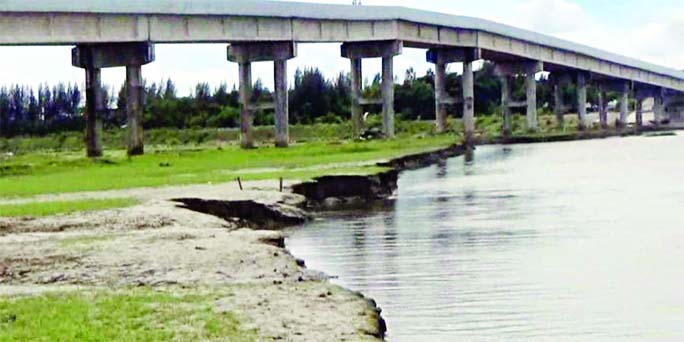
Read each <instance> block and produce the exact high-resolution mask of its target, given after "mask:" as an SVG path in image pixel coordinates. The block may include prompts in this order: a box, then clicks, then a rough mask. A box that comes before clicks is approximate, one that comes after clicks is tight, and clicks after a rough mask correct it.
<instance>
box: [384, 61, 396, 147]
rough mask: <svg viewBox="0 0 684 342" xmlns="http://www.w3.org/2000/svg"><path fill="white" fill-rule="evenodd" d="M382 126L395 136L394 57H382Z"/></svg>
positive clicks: (385, 130)
mask: <svg viewBox="0 0 684 342" xmlns="http://www.w3.org/2000/svg"><path fill="white" fill-rule="evenodd" d="M382 128H383V133H385V136H386V137H387V138H394V57H393V56H387V57H382Z"/></svg>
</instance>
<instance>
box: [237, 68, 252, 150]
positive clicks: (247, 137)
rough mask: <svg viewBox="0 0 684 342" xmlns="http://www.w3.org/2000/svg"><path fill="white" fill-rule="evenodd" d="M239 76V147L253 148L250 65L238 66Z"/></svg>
mask: <svg viewBox="0 0 684 342" xmlns="http://www.w3.org/2000/svg"><path fill="white" fill-rule="evenodd" d="M238 70H239V74H240V79H239V82H240V86H239V88H240V90H239V91H240V146H242V148H254V140H253V138H252V122H253V120H254V104H253V103H252V63H250V62H243V63H240V64H239V66H238Z"/></svg>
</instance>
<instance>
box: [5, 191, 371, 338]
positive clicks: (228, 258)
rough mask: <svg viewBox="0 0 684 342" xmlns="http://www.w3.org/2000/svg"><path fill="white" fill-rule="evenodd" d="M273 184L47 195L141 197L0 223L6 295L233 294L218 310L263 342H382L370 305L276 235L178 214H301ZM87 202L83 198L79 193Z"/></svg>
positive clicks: (296, 200) (218, 303) (201, 216)
mask: <svg viewBox="0 0 684 342" xmlns="http://www.w3.org/2000/svg"><path fill="white" fill-rule="evenodd" d="M277 186H278V185H277V183H276V182H252V183H248V184H246V188H247V189H248V191H239V189H237V185H236V184H223V185H192V186H182V187H168V188H154V189H151V188H148V189H133V190H117V191H108V192H98V193H81V194H69V195H55V196H46V198H52V199H55V198H61V197H62V196H64V197H65V198H69V199H73V198H106V197H136V198H139V199H141V200H142V201H143V204H141V205H138V206H135V207H131V208H126V209H117V210H108V211H102V212H93V213H85V214H78V215H71V216H56V217H47V218H40V219H8V218H0V295H5V296H7V295H19V294H36V293H41V292H44V291H69V290H71V289H75V288H83V287H88V288H126V287H130V286H150V287H154V288H160V289H165V290H168V291H173V290H174V289H176V288H186V289H187V288H197V289H198V290H199V289H203V290H206V289H211V288H221V289H226V288H228V289H230V292H231V293H232V295H230V296H224V297H220V298H217V300H216V308H215V310H218V311H222V310H224V311H232V312H237V313H238V314H239V315H240V316H241V317H244V319H245V320H246V322H244V323H245V324H246V325H247V327H252V328H257V329H258V331H259V334H260V338H261V340H264V341H272V340H286V341H323V340H325V341H343V340H349V341H377V340H379V338H378V336H380V331H379V317H378V313H377V311H376V308H375V306H374V304H373V303H372V302H370V301H368V300H366V299H364V298H362V297H360V296H359V295H357V294H354V293H351V292H349V291H346V290H344V289H341V288H339V287H337V286H334V285H332V284H330V283H329V282H328V281H327V279H326V277H325V275H323V274H321V273H319V272H315V271H311V270H308V269H306V268H305V267H304V266H303V263H302V262H301V261H298V260H296V259H295V258H294V257H293V256H292V255H291V254H290V253H289V252H288V251H287V250H286V249H284V248H283V246H282V243H283V235H282V233H280V232H277V231H265V230H251V229H244V228H242V227H241V225H240V224H239V223H236V222H229V221H226V220H223V219H220V218H217V217H215V216H211V215H206V214H201V213H197V212H194V211H190V210H187V209H181V208H178V207H177V206H178V203H175V202H172V201H170V200H171V199H174V198H201V199H212V200H255V201H259V202H261V203H264V204H269V205H273V206H282V207H284V208H286V209H287V210H292V211H296V210H297V209H296V208H294V207H293V205H295V204H297V203H299V202H300V201H302V200H303V199H302V198H300V197H299V196H296V195H292V194H283V193H279V192H277V191H273V190H274V189H275V188H276V187H277ZM79 196H82V197H79Z"/></svg>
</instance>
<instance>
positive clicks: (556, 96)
mask: <svg viewBox="0 0 684 342" xmlns="http://www.w3.org/2000/svg"><path fill="white" fill-rule="evenodd" d="M550 81H551V84H552V85H553V102H554V104H553V113H554V115H555V116H556V121H557V122H558V127H560V128H564V127H565V117H564V114H565V109H566V108H565V104H564V103H563V87H564V86H566V85H568V84H570V83H571V78H570V75H569V74H568V73H565V72H561V73H552V74H551V79H550Z"/></svg>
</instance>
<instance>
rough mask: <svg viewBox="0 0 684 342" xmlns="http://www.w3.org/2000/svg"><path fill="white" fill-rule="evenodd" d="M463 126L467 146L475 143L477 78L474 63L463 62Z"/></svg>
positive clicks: (469, 61)
mask: <svg viewBox="0 0 684 342" xmlns="http://www.w3.org/2000/svg"><path fill="white" fill-rule="evenodd" d="M461 82H462V88H463V125H464V126H465V140H466V144H468V145H470V144H472V142H473V135H474V134H475V76H474V75H473V62H472V61H471V60H466V61H465V62H463V77H462V78H461Z"/></svg>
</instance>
